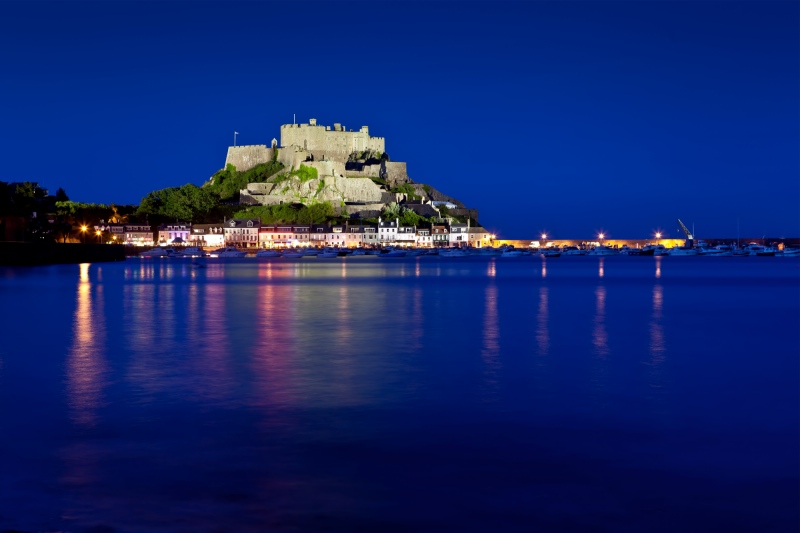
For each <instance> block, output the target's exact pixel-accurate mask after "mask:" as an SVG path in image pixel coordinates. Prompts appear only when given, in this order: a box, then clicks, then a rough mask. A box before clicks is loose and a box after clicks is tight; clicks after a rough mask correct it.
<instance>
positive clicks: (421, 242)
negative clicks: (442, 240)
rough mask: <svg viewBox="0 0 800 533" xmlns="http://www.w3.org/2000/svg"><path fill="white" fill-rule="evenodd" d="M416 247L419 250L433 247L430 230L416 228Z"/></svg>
mask: <svg viewBox="0 0 800 533" xmlns="http://www.w3.org/2000/svg"><path fill="white" fill-rule="evenodd" d="M417 246H419V247H421V248H430V247H432V246H433V236H432V235H431V228H420V227H418V228H417Z"/></svg>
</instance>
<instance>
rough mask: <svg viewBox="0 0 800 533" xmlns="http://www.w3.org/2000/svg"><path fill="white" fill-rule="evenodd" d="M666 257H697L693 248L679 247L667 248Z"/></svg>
mask: <svg viewBox="0 0 800 533" xmlns="http://www.w3.org/2000/svg"><path fill="white" fill-rule="evenodd" d="M667 255H669V256H670V257H678V256H688V255H697V250H695V249H694V248H682V247H680V246H676V247H675V248H669V249H668V250H667Z"/></svg>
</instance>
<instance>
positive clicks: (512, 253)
mask: <svg viewBox="0 0 800 533" xmlns="http://www.w3.org/2000/svg"><path fill="white" fill-rule="evenodd" d="M523 255H525V254H523V253H522V250H514V249H513V248H510V249H508V250H506V251H504V252H503V253H502V254H500V257H522V256H523Z"/></svg>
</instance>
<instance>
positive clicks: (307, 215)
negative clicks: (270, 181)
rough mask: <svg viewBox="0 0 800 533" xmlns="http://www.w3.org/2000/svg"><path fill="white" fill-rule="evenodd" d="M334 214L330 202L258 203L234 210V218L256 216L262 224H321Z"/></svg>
mask: <svg viewBox="0 0 800 533" xmlns="http://www.w3.org/2000/svg"><path fill="white" fill-rule="evenodd" d="M333 215H334V209H333V206H332V205H331V203H330V202H319V203H315V204H311V205H301V204H280V205H259V206H254V207H248V208H247V209H242V210H240V211H236V212H235V213H234V214H233V216H234V218H258V219H260V220H261V223H262V224H322V223H323V222H326V221H327V220H329V219H330V218H331V217H333Z"/></svg>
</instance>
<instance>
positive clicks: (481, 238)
mask: <svg viewBox="0 0 800 533" xmlns="http://www.w3.org/2000/svg"><path fill="white" fill-rule="evenodd" d="M468 235H469V245H470V246H472V247H473V248H483V247H484V246H490V245H491V243H492V236H491V235H490V234H489V232H488V231H486V230H485V229H483V228H481V227H477V228H469V231H468Z"/></svg>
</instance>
